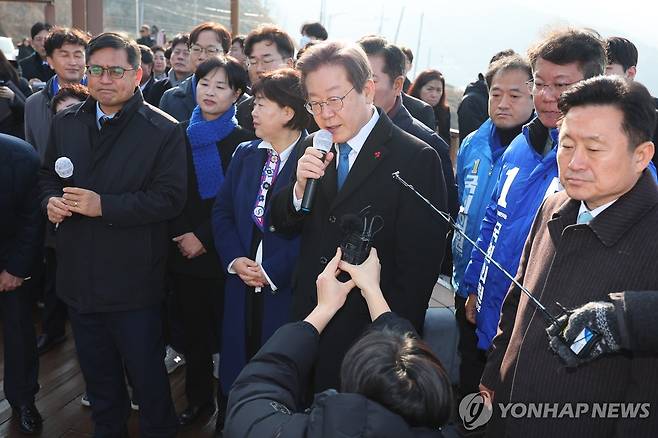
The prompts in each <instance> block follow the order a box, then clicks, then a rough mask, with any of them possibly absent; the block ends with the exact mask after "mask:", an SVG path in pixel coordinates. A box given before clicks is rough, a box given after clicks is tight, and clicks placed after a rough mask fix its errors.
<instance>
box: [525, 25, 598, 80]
mask: <svg viewBox="0 0 658 438" xmlns="http://www.w3.org/2000/svg"><path fill="white" fill-rule="evenodd" d="M539 58H542V59H545V60H546V61H549V62H552V63H553V64H557V65H566V64H571V63H572V62H575V63H577V64H578V67H579V69H580V71H581V73H582V74H583V77H584V78H585V79H588V78H591V77H593V76H598V75H602V74H603V72H604V70H605V65H606V62H607V56H606V54H605V46H604V45H603V41H602V40H601V38H600V36H599V35H598V34H597V33H596V32H594V31H592V30H589V29H561V30H555V31H553V32H551V33H550V34H549V35H548V36H547V37H546V38H544V39H543V40H541V41H539V42H538V43H537V44H535V45H534V46H533V47H531V48H530V49H528V59H529V60H530V65H531V66H532V68H533V69H534V68H535V66H536V64H537V60H538V59H539Z"/></svg>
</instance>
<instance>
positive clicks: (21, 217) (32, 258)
mask: <svg viewBox="0 0 658 438" xmlns="http://www.w3.org/2000/svg"><path fill="white" fill-rule="evenodd" d="M39 164H40V162H39V155H38V154H37V153H36V151H35V150H34V149H33V148H32V146H30V145H29V144H28V143H26V142H24V141H23V140H20V139H18V138H16V137H12V136H9V135H5V134H0V212H2V214H0V272H2V271H4V270H6V271H7V272H9V273H10V274H12V275H14V276H16V277H21V278H25V277H28V276H30V274H31V269H32V267H33V266H34V263H35V262H36V261H37V258H38V255H39V254H40V248H41V243H42V236H43V216H41V211H40V209H39V186H38V184H37V183H38V178H39Z"/></svg>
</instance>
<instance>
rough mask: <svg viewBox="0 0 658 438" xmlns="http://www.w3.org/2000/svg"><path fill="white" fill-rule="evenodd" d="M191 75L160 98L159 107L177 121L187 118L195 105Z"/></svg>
mask: <svg viewBox="0 0 658 438" xmlns="http://www.w3.org/2000/svg"><path fill="white" fill-rule="evenodd" d="M192 77H193V76H190V77H189V78H187V79H185V80H184V81H183V82H181V83H180V85H179V86H178V87H174V88H171V89H169V90H167V91H165V92H164V94H163V95H162V99H160V109H161V110H162V111H164V112H166V113H167V114H169V115H170V116H172V117H173V118H175V119H176V120H178V121H179V122H184V121H185V120H189V119H190V116H192V111H194V107H196V102H195V100H194V94H193V93H192ZM238 123H239V121H238ZM240 126H242V124H240ZM246 129H249V128H246Z"/></svg>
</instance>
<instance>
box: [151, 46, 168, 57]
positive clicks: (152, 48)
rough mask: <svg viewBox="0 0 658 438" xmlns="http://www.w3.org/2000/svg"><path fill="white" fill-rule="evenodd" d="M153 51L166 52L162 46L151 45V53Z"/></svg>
mask: <svg viewBox="0 0 658 438" xmlns="http://www.w3.org/2000/svg"><path fill="white" fill-rule="evenodd" d="M155 52H162V53H166V50H165V48H164V47H162V46H153V47H151V53H153V55H155Z"/></svg>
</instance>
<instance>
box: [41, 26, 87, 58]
mask: <svg viewBox="0 0 658 438" xmlns="http://www.w3.org/2000/svg"><path fill="white" fill-rule="evenodd" d="M88 43H89V36H87V34H86V33H84V32H82V31H81V30H78V29H68V28H65V27H55V28H53V29H52V31H51V32H50V34H48V38H46V42H45V43H44V44H43V46H44V48H45V49H46V56H53V53H54V52H55V50H57V49H61V48H62V46H63V45H64V44H72V45H74V46H82V47H83V48H86V47H87V44H88Z"/></svg>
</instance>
